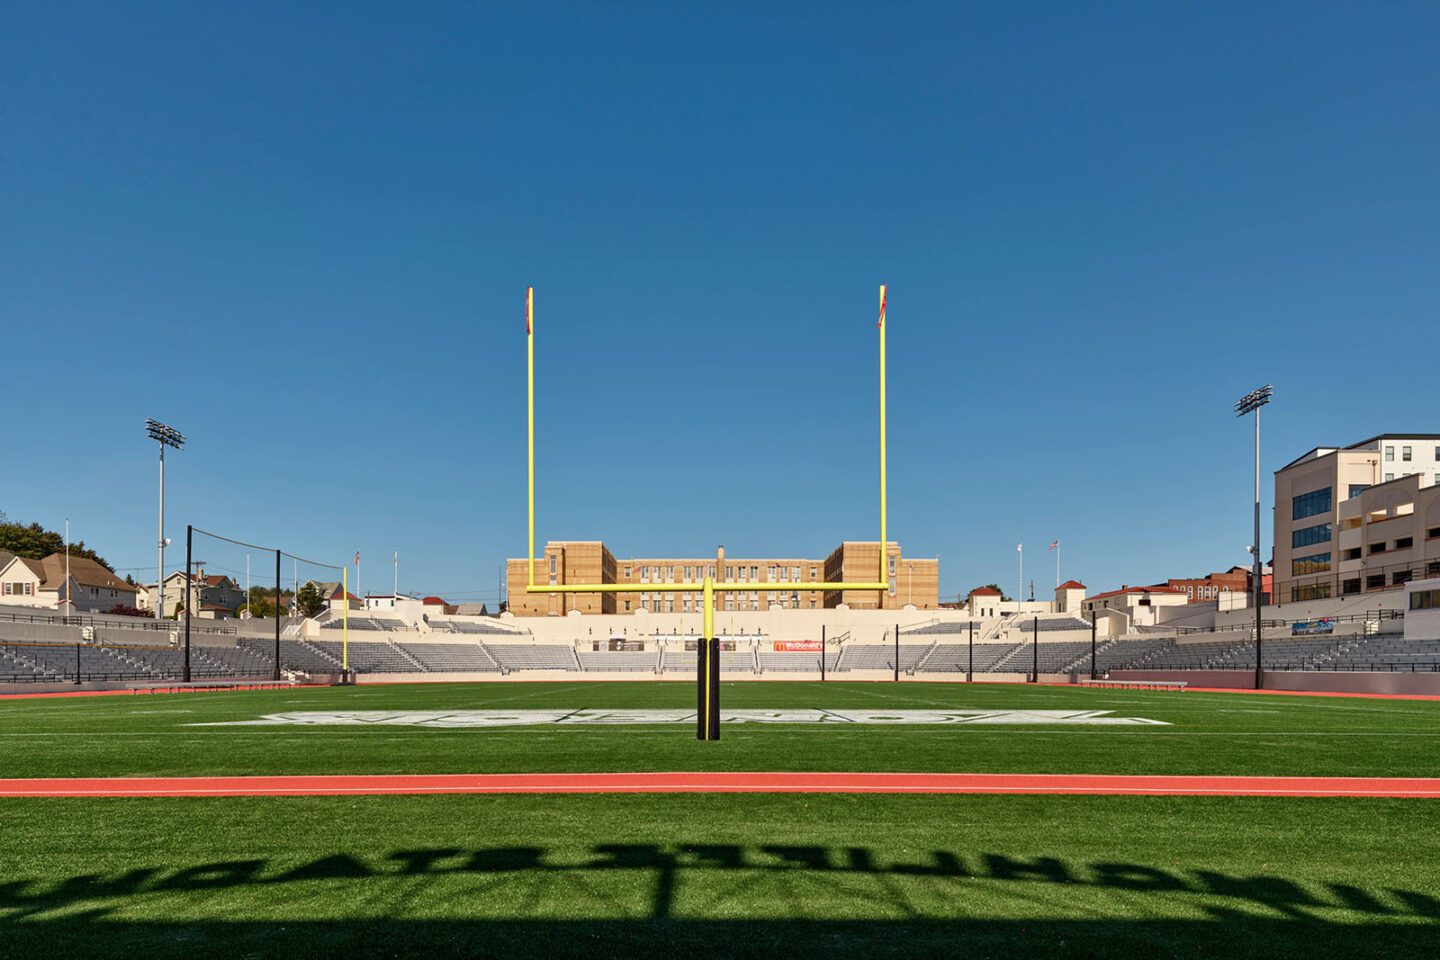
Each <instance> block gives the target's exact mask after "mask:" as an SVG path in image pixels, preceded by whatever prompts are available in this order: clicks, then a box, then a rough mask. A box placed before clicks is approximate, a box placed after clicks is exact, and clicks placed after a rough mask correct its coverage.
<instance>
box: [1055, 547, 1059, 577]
mask: <svg viewBox="0 0 1440 960" xmlns="http://www.w3.org/2000/svg"><path fill="white" fill-rule="evenodd" d="M1055 586H1057V587H1058V586H1060V541H1059V540H1056V541H1055Z"/></svg>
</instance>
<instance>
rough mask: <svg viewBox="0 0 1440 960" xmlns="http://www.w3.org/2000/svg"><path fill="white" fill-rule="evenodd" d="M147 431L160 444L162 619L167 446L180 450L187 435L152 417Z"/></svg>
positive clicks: (160, 613) (158, 610)
mask: <svg viewBox="0 0 1440 960" xmlns="http://www.w3.org/2000/svg"><path fill="white" fill-rule="evenodd" d="M145 433H146V434H147V435H148V436H149V437H150V439H151V440H154V441H156V442H157V443H159V444H160V523H159V526H160V535H159V537H158V544H157V547H156V549H157V550H158V551H159V555H158V557H157V558H156V561H155V598H154V603H155V619H156V620H161V619H163V618H164V616H165V545H166V544H168V543H169V542H170V541H169V540H167V539H166V538H165V448H166V447H174V448H175V449H176V450H179V449H180V448H181V447H183V446H185V435H184V434H183V433H181V432H180V431H179V430H176V429H175V428H174V427H172V426H170V425H169V424H165V423H161V422H160V421H159V420H150V419H146V421H145Z"/></svg>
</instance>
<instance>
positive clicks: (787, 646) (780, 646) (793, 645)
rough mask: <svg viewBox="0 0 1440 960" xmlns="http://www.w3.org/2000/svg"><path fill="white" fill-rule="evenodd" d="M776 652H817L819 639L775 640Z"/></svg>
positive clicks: (818, 650)
mask: <svg viewBox="0 0 1440 960" xmlns="http://www.w3.org/2000/svg"><path fill="white" fill-rule="evenodd" d="M775 652H776V653H819V652H820V641H819V640H776V641H775Z"/></svg>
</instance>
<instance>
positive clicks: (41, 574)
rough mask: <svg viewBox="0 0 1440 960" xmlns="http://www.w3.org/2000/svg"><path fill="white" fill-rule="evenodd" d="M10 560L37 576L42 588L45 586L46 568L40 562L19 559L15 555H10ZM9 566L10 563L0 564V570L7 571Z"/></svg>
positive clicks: (27, 558) (26, 558)
mask: <svg viewBox="0 0 1440 960" xmlns="http://www.w3.org/2000/svg"><path fill="white" fill-rule="evenodd" d="M10 559H11V560H12V561H13V562H15V563H18V564H21V565H22V566H24V567H25V569H26V570H29V571H30V572H31V573H32V574H34V575H35V577H36V578H37V579H38V580H39V581H40V585H41V586H42V587H43V586H45V567H44V566H43V565H41V563H40V561H39V560H31V559H30V558H29V557H17V556H15V554H13V553H12V554H10ZM9 565H10V563H9V562H6V563H0V570H3V569H5V568H6V567H8V566H9Z"/></svg>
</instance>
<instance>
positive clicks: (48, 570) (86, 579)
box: [32, 553, 135, 593]
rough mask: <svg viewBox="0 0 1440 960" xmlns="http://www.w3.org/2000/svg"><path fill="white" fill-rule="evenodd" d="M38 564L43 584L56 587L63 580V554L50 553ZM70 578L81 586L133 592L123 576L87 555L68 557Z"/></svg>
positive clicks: (132, 588)
mask: <svg viewBox="0 0 1440 960" xmlns="http://www.w3.org/2000/svg"><path fill="white" fill-rule="evenodd" d="M40 565H41V566H42V567H43V568H44V574H43V578H44V583H45V586H47V587H56V586H58V585H60V584H62V583H64V582H65V554H63V553H52V554H50V556H48V557H46V558H45V559H44V560H41V561H40ZM32 569H33V568H32ZM70 579H72V580H74V581H75V582H76V583H78V584H79V585H80V586H82V587H101V588H103V589H106V590H124V591H125V592H126V593H134V592H135V588H134V587H132V586H131V585H130V584H128V583H126V582H125V578H124V577H121V576H117V575H116V574H114V573H112V572H110V571H109V570H106V569H105V568H104V567H102V566H101V565H100V564H98V563H96V562H95V561H94V560H91V559H90V558H88V557H75V556H72V557H71V558H70Z"/></svg>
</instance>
